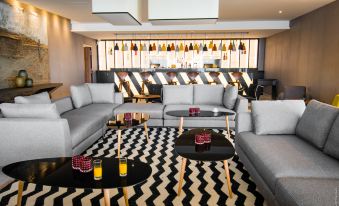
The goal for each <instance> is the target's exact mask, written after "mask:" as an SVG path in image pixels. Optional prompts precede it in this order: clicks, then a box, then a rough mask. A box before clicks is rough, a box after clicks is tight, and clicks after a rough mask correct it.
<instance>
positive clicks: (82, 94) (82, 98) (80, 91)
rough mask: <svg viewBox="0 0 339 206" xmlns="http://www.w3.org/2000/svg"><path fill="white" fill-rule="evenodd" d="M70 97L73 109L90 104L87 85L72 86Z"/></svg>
mask: <svg viewBox="0 0 339 206" xmlns="http://www.w3.org/2000/svg"><path fill="white" fill-rule="evenodd" d="M70 90H71V97H72V101H73V104H74V107H75V108H77V109H78V108H80V107H83V106H86V105H89V104H92V97H91V92H90V91H89V88H88V86H87V84H82V85H78V86H74V85H72V86H71V88H70Z"/></svg>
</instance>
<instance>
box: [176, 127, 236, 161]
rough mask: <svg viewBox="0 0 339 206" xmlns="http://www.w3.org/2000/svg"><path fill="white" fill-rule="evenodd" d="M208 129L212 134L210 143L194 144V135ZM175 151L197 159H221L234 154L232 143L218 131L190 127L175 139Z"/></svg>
mask: <svg viewBox="0 0 339 206" xmlns="http://www.w3.org/2000/svg"><path fill="white" fill-rule="evenodd" d="M203 131H208V132H209V133H211V134H212V141H211V143H210V144H203V145H196V144H195V135H196V134H199V133H202V132H203ZM174 148H175V151H176V152H177V153H178V154H179V155H180V156H182V157H184V158H187V159H191V160H197V161H223V160H227V159H230V158H232V157H233V156H234V154H235V150H234V147H233V145H232V143H231V142H230V141H229V140H228V139H227V138H226V137H225V136H224V135H223V134H220V133H216V132H213V131H212V130H208V129H192V130H189V131H187V132H184V133H183V134H182V135H180V137H178V138H177V139H176V140H175V146H174Z"/></svg>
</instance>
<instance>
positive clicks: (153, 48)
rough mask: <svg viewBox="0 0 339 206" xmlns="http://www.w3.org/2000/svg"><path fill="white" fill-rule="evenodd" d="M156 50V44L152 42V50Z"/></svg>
mask: <svg viewBox="0 0 339 206" xmlns="http://www.w3.org/2000/svg"><path fill="white" fill-rule="evenodd" d="M156 50H157V46H156V45H155V43H154V42H153V46H152V51H156Z"/></svg>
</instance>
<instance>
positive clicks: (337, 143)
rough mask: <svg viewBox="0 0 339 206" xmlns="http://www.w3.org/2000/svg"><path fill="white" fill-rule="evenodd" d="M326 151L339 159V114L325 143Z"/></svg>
mask: <svg viewBox="0 0 339 206" xmlns="http://www.w3.org/2000/svg"><path fill="white" fill-rule="evenodd" d="M324 152H325V153H326V154H328V155H331V156H332V157H334V158H337V159H338V160H339V115H337V118H336V120H335V121H334V123H333V125H332V128H331V131H330V134H329V136H328V138H327V141H326V143H325V147H324Z"/></svg>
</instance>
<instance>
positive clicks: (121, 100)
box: [114, 92, 124, 104]
mask: <svg viewBox="0 0 339 206" xmlns="http://www.w3.org/2000/svg"><path fill="white" fill-rule="evenodd" d="M114 103H116V104H123V103H124V95H123V94H122V93H121V92H115V93H114Z"/></svg>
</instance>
